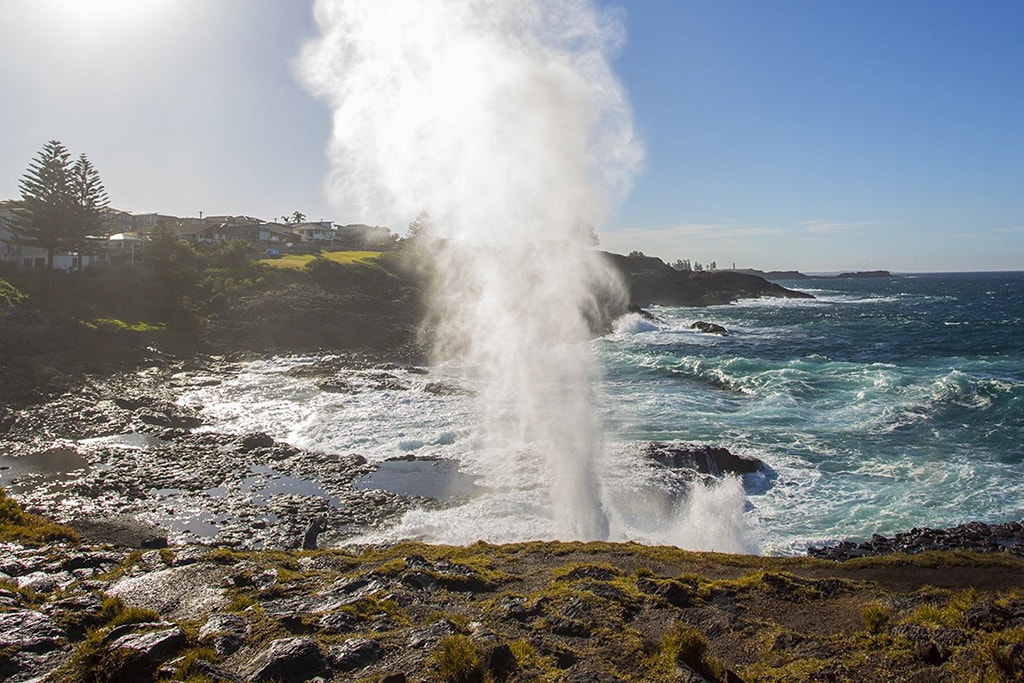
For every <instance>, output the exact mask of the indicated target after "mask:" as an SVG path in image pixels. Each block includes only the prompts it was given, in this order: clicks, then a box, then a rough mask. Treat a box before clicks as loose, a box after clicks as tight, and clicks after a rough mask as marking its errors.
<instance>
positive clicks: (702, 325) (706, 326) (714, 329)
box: [690, 320, 729, 337]
mask: <svg viewBox="0 0 1024 683" xmlns="http://www.w3.org/2000/svg"><path fill="white" fill-rule="evenodd" d="M690 329H691V330H699V331H701V332H704V333H706V334H720V335H722V336H723V337H724V336H725V335H727V334H729V330H727V329H725V328H724V327H722V326H721V325H719V324H718V323H709V322H707V321H706V320H698V321H697V322H695V323H693V324H692V325H690Z"/></svg>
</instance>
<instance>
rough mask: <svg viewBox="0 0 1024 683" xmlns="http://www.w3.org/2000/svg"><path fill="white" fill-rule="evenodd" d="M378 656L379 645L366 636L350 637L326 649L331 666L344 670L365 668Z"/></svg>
mask: <svg viewBox="0 0 1024 683" xmlns="http://www.w3.org/2000/svg"><path fill="white" fill-rule="evenodd" d="M380 657H381V647H380V645H379V644H378V643H377V642H376V641H373V640H370V639H368V638H350V639H348V640H346V641H345V642H343V643H342V644H341V645H337V646H335V647H332V648H331V649H330V650H328V651H327V659H328V661H330V663H331V667H332V668H334V669H337V670H338V671H346V672H348V671H356V670H357V669H365V668H366V667H368V666H370V665H372V664H376V663H377V661H378V660H380Z"/></svg>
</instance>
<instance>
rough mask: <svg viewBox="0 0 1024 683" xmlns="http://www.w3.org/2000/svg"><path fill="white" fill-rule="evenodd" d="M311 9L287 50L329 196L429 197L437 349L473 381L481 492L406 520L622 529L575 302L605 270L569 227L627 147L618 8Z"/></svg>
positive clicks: (392, 206)
mask: <svg viewBox="0 0 1024 683" xmlns="http://www.w3.org/2000/svg"><path fill="white" fill-rule="evenodd" d="M315 16H316V19H317V22H318V24H319V27H320V32H321V36H320V37H319V38H318V39H317V40H316V41H314V42H312V43H310V44H309V45H308V46H307V47H306V49H305V51H304V53H303V55H302V58H301V60H300V65H299V67H300V73H301V76H302V78H303V80H304V81H305V83H306V84H307V86H308V87H309V88H310V89H311V91H312V92H314V93H315V94H316V95H317V96H318V97H321V98H322V99H324V100H326V101H327V102H328V103H329V104H330V106H331V107H332V111H333V133H332V139H331V144H330V157H331V162H332V174H331V177H330V180H329V193H330V196H331V198H332V200H333V202H334V203H335V205H336V207H337V208H338V210H339V211H341V212H342V215H344V216H346V219H347V220H353V221H354V220H363V221H366V222H372V223H379V222H381V221H386V222H387V223H388V224H390V225H392V226H401V225H404V224H406V223H408V222H409V221H410V220H412V219H413V218H414V217H416V216H417V215H419V214H420V212H421V211H424V210H425V211H427V212H429V214H430V216H431V220H432V224H433V228H432V230H431V235H430V236H429V237H428V238H425V239H423V240H420V241H421V244H422V246H423V247H424V252H425V253H426V254H428V256H429V258H430V259H431V262H432V267H433V269H434V272H435V273H436V275H435V278H434V287H433V292H432V294H433V296H432V298H431V300H432V323H433V324H432V326H431V327H432V328H433V329H434V330H435V331H436V332H435V334H436V340H435V356H436V358H435V362H436V363H438V364H449V365H451V364H456V365H458V366H459V367H461V368H468V369H469V371H470V372H472V373H473V374H474V376H475V377H477V378H479V380H480V383H481V386H482V387H483V388H482V390H481V394H480V401H479V408H480V418H479V419H480V425H479V427H480V433H481V435H482V436H481V437H480V439H481V441H480V444H479V447H480V448H481V449H483V450H485V451H486V452H487V453H488V455H489V456H490V457H489V459H488V462H489V466H488V471H487V472H486V473H485V474H486V480H485V481H484V482H483V483H484V484H485V485H486V486H488V487H490V488H491V490H492V492H493V495H492V496H491V497H490V498H488V499H487V500H488V502H486V503H485V502H483V501H474V502H472V503H470V504H469V505H467V506H465V510H464V511H463V512H464V514H465V513H467V512H468V514H469V515H470V517H469V518H463V519H462V522H461V523H458V524H454V523H453V524H445V523H439V522H438V517H437V516H435V515H432V513H430V512H419V513H411V514H410V515H409V516H408V517H407V519H406V520H404V521H403V525H405V526H406V528H407V530H408V528H409V527H410V526H411V527H414V528H416V529H418V530H419V531H418V532H415V533H418V535H420V536H421V537H425V538H429V539H430V540H435V541H449V542H465V541H472V540H475V539H476V538H485V539H488V540H492V541H504V540H517V539H522V538H525V537H551V538H560V539H565V540H569V539H582V540H590V539H604V538H608V537H610V536H612V535H614V536H618V537H621V536H623V535H628V530H627V529H622V528H620V527H621V526H622V522H621V517H620V516H618V515H616V514H615V513H614V512H613V511H610V510H609V509H608V505H607V503H606V501H607V499H608V496H607V495H606V493H605V492H604V491H603V490H602V485H601V477H600V469H601V457H602V454H603V452H604V443H603V431H602V428H601V424H600V421H599V419H598V416H597V412H596V408H595V401H594V396H593V394H594V392H595V391H596V387H597V385H598V382H597V380H598V379H599V376H598V369H597V367H596V364H595V361H594V359H593V358H592V355H591V350H590V345H589V329H588V325H587V320H586V315H587V312H588V311H589V310H592V307H593V305H594V302H593V296H594V292H595V291H597V290H598V289H600V288H603V289H604V291H606V292H607V291H609V288H614V287H615V284H614V283H613V282H612V281H613V279H614V278H613V276H612V275H611V274H610V273H608V272H607V269H606V267H605V266H604V265H603V263H601V262H600V261H599V259H598V257H597V255H596V254H595V253H594V250H593V249H592V248H591V246H590V245H589V244H588V243H587V242H586V240H585V239H581V238H580V234H579V231H578V230H574V226H576V225H578V224H580V223H581V222H583V223H589V224H598V225H599V224H600V223H601V222H602V221H603V219H604V218H605V216H606V215H607V213H608V211H609V209H610V208H612V207H613V206H614V205H615V204H616V203H617V202H618V201H619V200H620V199H621V198H622V197H623V196H624V194H625V192H626V190H627V189H628V185H629V182H630V179H631V178H632V177H633V175H634V173H635V172H636V170H637V168H638V166H639V164H640V160H641V157H642V151H641V148H640V145H639V144H638V143H637V141H636V139H635V137H634V134H633V128H632V115H631V111H630V108H629V105H628V101H627V99H626V96H625V94H624V92H623V88H622V87H621V85H620V83H619V82H618V80H617V79H616V78H615V76H614V74H613V73H612V70H611V68H610V65H609V60H610V57H611V55H612V54H613V53H614V51H615V50H616V49H617V48H618V46H619V44H620V42H621V40H622V37H623V30H622V26H621V23H620V22H619V21H618V20H617V18H616V16H615V14H614V13H609V12H604V11H599V10H598V9H597V8H596V7H595V5H594V3H593V2H592V1H591V0H560V1H559V2H550V1H548V0H387V1H383V0H318V1H317V2H316V4H315ZM524 491H526V492H527V494H528V495H527V496H523V495H521V494H522V493H523V492H524ZM506 493H508V495H505V494H506ZM524 498H525V499H526V500H529V501H530V502H529V504H528V505H526V506H524V505H523V504H522V500H523V499H524ZM533 498H537V500H532V499H533ZM515 501H519V502H518V503H517V502H515ZM481 505H489V506H492V509H491V510H477V512H479V514H476V513H475V512H474V510H475V508H474V506H477V507H479V506H481ZM506 505H507V508H505V507H503V506H506ZM495 510H503V511H505V517H504V518H502V519H503V520H504V521H503V522H502V523H501V524H500V526H501V528H493V524H492V527H489V528H485V527H486V525H485V524H484V523H483V522H482V521H481V520H491V522H492V523H493V520H494V519H496V518H498V517H497V516H496V515H495V514H494V512H495ZM610 527H615V529H614V530H613V531H610ZM399 533H402V531H399Z"/></svg>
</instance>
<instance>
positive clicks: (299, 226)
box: [288, 221, 336, 243]
mask: <svg viewBox="0 0 1024 683" xmlns="http://www.w3.org/2000/svg"><path fill="white" fill-rule="evenodd" d="M288 227H289V228H291V231H292V232H293V233H295V235H297V236H298V238H299V241H300V242H327V243H331V242H333V241H334V235H335V232H336V231H335V229H334V224H333V223H331V222H330V221H316V222H308V223H292V224H289V225H288Z"/></svg>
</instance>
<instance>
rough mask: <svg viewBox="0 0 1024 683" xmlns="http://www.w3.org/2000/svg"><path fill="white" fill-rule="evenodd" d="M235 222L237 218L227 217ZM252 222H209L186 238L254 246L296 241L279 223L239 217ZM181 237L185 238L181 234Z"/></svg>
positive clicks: (202, 241)
mask: <svg viewBox="0 0 1024 683" xmlns="http://www.w3.org/2000/svg"><path fill="white" fill-rule="evenodd" d="M228 218H229V219H232V220H235V221H237V220H238V218H232V217H230V216H229V217H228ZM239 218H242V219H248V220H250V221H252V222H230V223H229V222H222V223H213V222H211V223H210V224H209V225H207V226H206V227H204V228H201V229H200V230H197V231H196V232H194V233H189V234H188V235H187V236H188V237H189V238H191V239H193V240H194V241H196V242H200V243H211V242H220V241H227V240H242V241H243V242H248V243H249V244H252V245H254V246H265V245H268V244H269V245H274V244H290V243H292V242H295V241H297V240H298V238H297V236H296V235H295V233H293V232H292V231H291V230H290V229H289V228H288V227H287V226H285V225H281V224H280V223H265V222H262V221H260V220H259V219H256V218H249V217H247V216H242V217H239ZM181 236H182V237H186V235H185V234H184V233H183V234H182V235H181Z"/></svg>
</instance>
